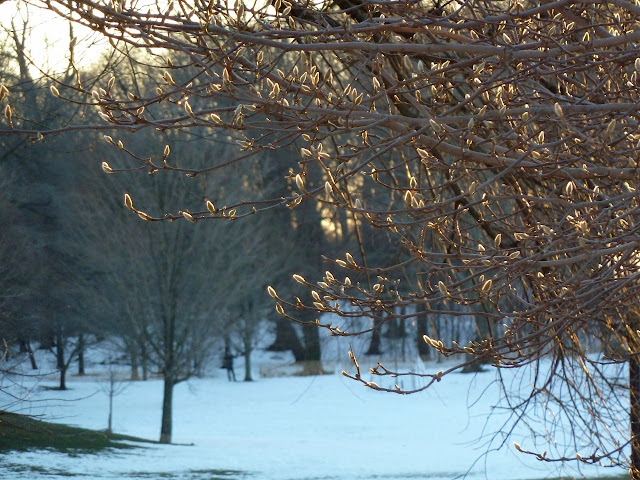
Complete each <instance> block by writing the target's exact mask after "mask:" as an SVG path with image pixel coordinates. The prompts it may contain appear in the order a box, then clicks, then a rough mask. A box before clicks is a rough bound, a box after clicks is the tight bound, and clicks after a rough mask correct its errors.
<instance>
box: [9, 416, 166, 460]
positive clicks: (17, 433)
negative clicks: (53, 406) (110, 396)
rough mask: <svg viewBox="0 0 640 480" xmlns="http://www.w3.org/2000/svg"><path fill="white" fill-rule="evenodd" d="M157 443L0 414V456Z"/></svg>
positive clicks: (70, 451) (133, 446)
mask: <svg viewBox="0 0 640 480" xmlns="http://www.w3.org/2000/svg"><path fill="white" fill-rule="evenodd" d="M125 441H129V442H136V443H156V442H152V441H150V440H144V439H142V438H136V437H130V436H127V435H118V434H114V433H111V434H109V433H106V432H99V431H95V430H87V429H85V428H77V427H69V426H67V425H61V424H57V423H49V422H42V421H40V420H36V419H34V418H31V417H27V416H25V415H18V414H15V413H9V412H4V411H0V453H6V452H9V451H12V450H13V451H15V450H18V451H25V450H42V449H49V450H55V451H59V452H64V453H98V452H101V451H103V450H105V449H110V448H119V449H128V448H137V447H139V445H132V444H130V443H123V442H125Z"/></svg>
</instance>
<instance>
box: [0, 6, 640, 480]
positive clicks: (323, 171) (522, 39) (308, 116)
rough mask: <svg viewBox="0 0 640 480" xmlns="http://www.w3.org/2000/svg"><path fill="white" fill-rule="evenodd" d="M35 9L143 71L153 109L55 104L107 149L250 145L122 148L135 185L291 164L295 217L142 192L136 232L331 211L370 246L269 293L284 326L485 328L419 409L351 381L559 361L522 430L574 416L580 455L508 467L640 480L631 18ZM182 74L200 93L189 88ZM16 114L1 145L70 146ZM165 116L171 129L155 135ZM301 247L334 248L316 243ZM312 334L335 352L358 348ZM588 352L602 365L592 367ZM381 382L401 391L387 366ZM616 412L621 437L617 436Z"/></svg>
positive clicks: (257, 206) (559, 9)
mask: <svg viewBox="0 0 640 480" xmlns="http://www.w3.org/2000/svg"><path fill="white" fill-rule="evenodd" d="M35 3H38V2H35ZM43 6H45V7H46V8H49V9H50V10H52V11H54V12H56V13H57V14H58V15H61V16H65V17H68V18H69V19H71V20H72V21H74V22H75V23H77V24H80V25H83V26H85V27H87V28H89V29H92V30H94V31H96V32H99V33H100V34H101V35H104V36H106V37H108V38H109V40H110V42H111V43H112V45H114V46H115V47H116V48H118V49H119V50H120V51H126V50H127V49H138V48H139V49H148V50H149V51H150V52H151V54H150V56H148V57H146V58H147V59H146V60H145V62H148V63H150V64H153V65H154V66H155V76H154V77H153V81H155V82H156V83H157V85H156V88H154V89H153V90H152V91H151V93H148V94H139V93H138V92H133V91H129V92H128V91H124V90H121V89H118V88H117V86H116V80H117V79H115V78H114V79H113V80H110V81H107V82H105V83H104V85H102V86H101V88H97V89H95V90H93V91H88V89H87V90H85V88H84V87H83V84H82V82H81V81H78V82H76V83H69V84H66V85H60V84H57V85H52V93H53V95H55V96H57V97H60V99H61V100H64V99H65V98H70V97H71V94H72V93H74V94H75V92H80V93H84V94H86V101H85V102H84V103H85V105H87V106H91V107H94V108H95V109H96V111H97V112H98V115H99V116H100V118H101V122H102V123H96V124H94V125H90V126H88V127H85V128H93V129H104V130H107V129H108V130H109V132H110V135H111V136H110V137H109V140H108V141H109V142H110V143H111V144H112V145H113V146H114V147H118V146H119V144H118V132H122V131H139V130H143V129H149V128H154V129H158V130H161V131H167V130H172V129H178V130H195V129H200V130H205V131H208V132H210V133H211V134H212V135H213V134H214V132H224V134H225V135H227V136H228V137H229V139H230V140H235V141H236V144H237V150H236V152H235V153H234V154H232V155H230V156H229V157H225V158H220V159H215V160H212V161H211V162H210V164H208V165H206V166H204V167H202V166H200V165H197V164H194V165H193V166H189V165H185V164H184V163H181V165H180V167H178V166H176V164H174V163H172V162H171V161H170V160H168V158H167V153H166V152H165V153H164V154H163V152H162V151H158V152H157V153H156V154H155V155H151V156H149V157H147V156H138V155H136V154H135V152H132V151H131V150H127V149H122V148H121V150H122V152H121V153H122V155H123V157H124V156H125V155H127V153H128V154H129V155H130V159H131V164H130V167H128V168H126V169H124V170H141V171H145V172H148V173H153V174H156V172H162V173H165V172H167V171H173V172H176V173H182V174H187V175H189V176H191V177H198V176H200V175H203V174H211V173H213V172H216V171H219V170H221V169H225V168H228V167H229V166H230V165H236V164H242V162H243V161H245V160H246V159H250V158H252V157H253V158H258V159H260V158H261V157H264V154H265V152H277V151H279V150H281V149H285V148H296V149H297V151H298V152H299V158H298V159H297V161H296V162H291V163H290V164H286V165H282V168H281V171H280V172H279V175H280V177H281V178H284V180H283V185H284V187H285V188H284V189H283V190H282V191H283V192H284V193H283V194H282V195H277V196H269V195H268V194H264V195H263V194H261V191H256V192H255V194H254V196H253V197H252V198H243V199H240V200H238V199H236V200H234V201H233V202H229V203H227V202H226V201H225V198H219V199H217V201H216V202H215V204H214V203H213V202H211V201H206V202H204V201H203V202H202V207H201V208H200V209H199V210H193V209H192V210H188V211H187V210H186V209H185V207H184V206H180V205H176V207H175V208H176V211H173V212H167V213H166V215H157V216H150V215H148V214H147V213H145V212H142V211H140V210H138V209H137V208H136V205H137V204H136V203H135V202H133V201H132V200H131V198H134V199H135V191H134V192H131V196H127V197H126V198H127V200H126V205H127V207H128V208H129V209H130V210H131V211H132V212H134V213H137V214H138V215H140V216H141V217H143V218H144V219H145V220H148V221H151V222H159V221H176V220H180V221H184V220H187V221H190V222H199V221H201V220H214V221H230V220H240V219H242V218H245V217H251V216H253V215H255V214H257V213H260V212H261V211H265V210H272V209H276V208H279V207H283V208H290V209H292V210H293V212H294V217H295V214H296V212H298V215H299V217H298V220H299V222H297V223H296V222H294V224H293V225H299V224H300V222H302V221H303V220H304V215H303V214H302V213H301V212H307V213H308V215H311V214H317V213H318V212H321V213H322V217H323V224H322V225H323V229H324V231H325V232H334V233H335V234H336V235H337V234H338V232H341V233H342V234H345V235H350V236H353V238H355V239H357V241H358V245H359V247H358V249H357V251H353V252H352V253H347V252H344V254H342V255H340V256H338V257H335V256H328V257H327V258H326V265H327V267H326V271H325V272H324V273H323V272H322V270H325V269H324V268H323V269H322V270H319V269H315V268H314V269H311V271H308V272H305V274H304V275H305V277H306V278H305V277H303V276H301V275H300V274H296V275H295V276H294V278H295V280H296V281H297V282H298V283H299V284H301V285H302V286H304V287H305V288H306V290H307V292H310V295H309V300H307V299H306V297H304V296H302V295H301V296H300V298H297V297H293V298H291V297H290V296H289V295H284V294H283V295H282V296H280V295H278V293H277V292H276V290H275V289H274V288H269V293H270V295H271V296H272V297H273V298H274V299H275V301H276V310H277V312H278V313H279V314H280V315H282V316H284V317H286V318H289V319H291V320H294V321H299V322H302V323H304V324H305V325H314V324H316V321H315V320H316V318H317V319H321V317H320V314H323V313H333V314H335V315H338V316H340V317H344V318H347V319H348V318H350V317H362V316H364V317H369V318H370V319H371V320H372V324H373V325H374V326H375V327H376V328H379V327H380V325H381V324H382V323H384V322H388V321H391V320H394V319H398V318H402V315H401V314H399V313H398V312H399V311H402V310H401V309H399V308H397V307H404V308H405V309H406V307H412V308H413V311H417V312H419V315H421V316H423V317H424V318H430V317H431V316H434V315H450V316H454V317H455V316H460V317H462V316H469V315H473V317H474V318H475V323H476V332H477V336H476V338H474V339H472V340H471V341H467V342H464V343H463V342H461V341H460V342H447V343H446V344H445V343H444V342H443V341H442V340H441V339H440V338H439V336H438V332H429V334H428V335H427V332H425V336H424V341H425V342H426V344H428V345H429V347H430V348H432V349H433V350H434V351H435V352H437V353H438V354H440V355H443V356H452V355H456V354H460V357H456V358H464V360H462V361H460V362H459V363H456V364H454V365H452V366H449V367H447V369H446V370H444V371H437V372H431V373H427V374H420V375H419V376H420V377H421V378H422V380H423V385H422V387H420V388H418V389H416V390H412V391H406V390H403V389H401V388H400V387H394V386H393V384H390V385H385V384H383V383H382V382H380V384H381V385H379V384H378V383H374V382H369V381H367V380H366V379H365V378H364V377H363V375H362V373H361V372H360V369H359V364H358V362H357V360H356V358H355V356H353V353H352V358H353V364H354V367H353V368H354V371H353V372H352V373H345V375H347V376H348V377H350V378H352V379H354V380H355V381H359V382H362V383H363V384H365V385H366V386H368V387H370V388H373V389H376V390H383V391H389V392H395V393H400V394H405V393H412V392H413V391H419V390H423V389H425V388H428V387H430V386H431V385H433V384H434V383H436V382H439V381H441V380H443V378H445V377H446V376H447V375H448V374H450V373H452V372H455V371H458V370H461V369H463V368H469V367H472V366H474V365H476V364H478V363H488V364H491V365H494V366H495V367H497V368H519V367H524V366H533V367H534V368H538V367H539V366H541V365H542V363H541V361H542V360H543V359H548V362H546V361H545V363H544V365H546V366H545V367H544V368H539V369H538V370H536V372H537V374H536V375H535V376H534V377H533V378H534V381H533V382H532V384H531V388H530V390H529V391H528V392H527V393H526V395H525V396H524V397H523V398H521V399H519V400H518V402H513V403H512V408H513V410H514V418H515V420H514V421H515V422H517V421H520V420H522V419H525V418H527V414H529V413H531V412H533V406H534V405H535V404H536V403H537V402H544V403H545V404H546V406H547V408H552V409H554V411H555V412H557V414H558V415H562V416H564V417H565V420H566V422H565V423H564V424H563V426H564V427H565V428H567V429H568V434H569V437H568V438H572V439H573V442H568V443H567V444H566V445H556V446H555V447H553V448H552V449H551V450H550V451H549V453H546V452H544V453H539V452H538V451H537V450H536V449H535V448H536V447H535V445H534V444H533V443H532V447H531V448H528V447H527V445H525V446H524V447H520V446H517V448H518V449H521V450H523V451H526V452H527V453H529V454H531V455H535V456H536V457H537V458H539V459H540V460H543V461H550V462H553V461H559V462H564V461H570V460H571V461H580V462H585V463H596V464H597V463H606V464H612V465H627V466H629V467H630V471H631V475H632V478H634V480H637V479H640V405H639V403H638V399H640V367H639V360H638V355H639V354H640V324H639V323H638V321H637V316H636V314H635V313H634V312H635V308H636V307H635V305H636V303H637V298H638V293H639V287H640V284H639V283H638V276H639V275H640V269H639V266H640V265H639V260H638V254H639V251H640V241H639V240H638V228H639V225H640V223H639V221H640V218H639V210H638V209H639V194H638V188H639V187H640V185H639V181H638V179H639V178H640V176H639V175H638V170H637V168H638V163H637V162H638V148H639V147H640V145H639V141H640V135H639V134H638V101H639V100H640V95H639V92H640V89H639V88H638V87H639V81H640V80H639V78H638V76H639V75H640V74H639V73H638V72H639V71H640V60H638V57H640V49H639V47H638V41H640V32H638V31H637V30H636V26H637V25H638V22H639V21H640V7H638V6H637V5H636V4H635V3H633V2H627V1H624V0H616V1H612V2H583V1H571V0H569V1H550V2H533V1H528V0H508V1H507V0H505V1H489V0H469V1H466V2H457V1H446V0H445V1H435V0H434V1H409V2H395V1H381V2H373V3H371V2H363V1H350V2H345V1H342V0H327V1H322V2H317V3H308V2H295V1H293V2H289V1H288V0H275V1H273V2H271V3H268V4H267V3H264V4H263V3H249V2H247V3H243V2H236V3H235V4H234V5H233V6H232V5H231V4H230V3H229V4H227V3H224V2H223V3H215V2H204V1H198V0H175V1H174V2H172V3H171V4H170V5H169V6H168V7H164V6H163V7H155V8H154V7H153V6H151V7H149V6H148V5H145V6H144V8H137V6H136V3H135V2H130V1H127V0H121V1H117V2H89V1H83V0H80V1H76V2H71V3H69V2H66V1H59V2H58V1H50V2H47V3H43ZM185 55H186V57H185ZM178 57H179V58H182V59H184V58H188V60H181V61H179V62H178V61H177V60H176V58H178ZM186 69H189V71H194V73H193V74H191V75H190V76H188V77H186V78H184V77H183V76H182V75H181V74H182V73H183V72H184V71H185V70H186ZM7 101H8V103H6V106H5V110H4V111H5V117H6V122H5V123H6V128H5V130H4V131H3V132H2V133H3V134H11V135H30V136H32V137H33V138H34V139H36V140H38V139H42V138H44V139H45V140H46V138H47V136H49V135H52V134H55V133H59V132H62V131H65V130H71V129H70V128H61V129H58V130H47V129H46V128H42V129H34V128H26V127H25V128H23V127H22V119H20V118H19V116H18V115H14V110H13V109H12V107H11V96H10V95H9V96H8V97H7V100H5V102H7ZM159 105H162V106H163V109H164V110H163V112H166V109H165V107H164V106H165V105H168V106H170V107H172V108H171V109H170V111H171V113H170V114H166V113H165V114H163V115H158V114H156V113H155V112H157V111H158V110H159V107H158V106H159ZM103 168H104V170H105V171H106V172H107V173H114V172H116V171H117V170H123V169H118V168H114V167H113V166H112V165H110V164H109V163H104V164H103ZM228 198H233V197H228ZM223 206H224V207H223ZM178 209H180V210H178ZM293 225H292V228H293ZM368 231H381V232H384V236H385V238H386V239H387V241H389V243H390V244H392V245H394V246H395V247H399V248H398V253H397V254H395V255H390V256H386V255H378V254H377V253H378V252H377V251H376V250H377V249H379V248H380V246H379V244H378V245H376V244H375V243H374V242H370V241H368V237H367V236H366V233H367V232H368ZM309 238H310V241H311V242H313V241H316V242H320V241H321V235H320V232H317V231H313V234H312V235H310V237H309ZM385 243H386V242H385ZM305 267H309V265H305ZM301 268H302V267H301ZM315 270H318V271H315ZM411 315H413V314H411ZM318 323H319V322H318ZM322 326H323V327H325V328H327V329H329V330H330V332H332V333H333V334H334V335H357V334H361V333H364V332H347V331H344V330H343V329H341V328H340V327H339V326H338V325H330V324H324V325H322ZM593 344H596V345H598V344H599V345H602V346H606V347H607V348H606V355H599V356H591V355H588V350H587V345H593ZM462 355H464V357H463V356H462ZM616 364H620V365H623V364H624V365H627V366H628V371H629V377H628V378H629V381H628V382H627V384H626V387H624V388H623V387H620V385H619V383H618V382H615V381H612V379H611V377H610V374H609V373H608V372H609V371H610V368H609V367H610V366H611V365H613V366H615V365H616ZM371 373H372V374H374V375H378V376H380V377H391V378H395V377H396V376H397V375H401V374H407V373H406V372H394V371H390V370H388V369H387V368H385V367H384V366H382V365H379V366H377V367H375V368H373V369H372V371H371ZM411 375H416V374H411ZM621 389H622V390H623V391H624V393H625V395H622V396H620V395H618V393H619V392H620V390H621ZM507 400H510V397H507ZM629 402H630V403H629ZM625 411H626V412H627V413H628V414H629V418H630V428H629V429H622V430H621V431H614V430H611V429H609V428H608V427H609V424H610V423H611V421H613V419H616V418H619V415H620V414H621V412H625ZM533 413H535V412H533ZM556 418H557V417H556ZM558 427H560V425H558ZM532 428H535V427H532ZM578 439H579V440H580V441H581V442H587V445H588V447H580V446H578V441H577V440H578ZM549 441H551V439H549Z"/></svg>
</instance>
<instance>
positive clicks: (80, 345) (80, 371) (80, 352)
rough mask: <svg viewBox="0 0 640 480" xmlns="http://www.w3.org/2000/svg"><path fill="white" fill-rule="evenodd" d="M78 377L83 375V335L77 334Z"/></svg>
mask: <svg viewBox="0 0 640 480" xmlns="http://www.w3.org/2000/svg"><path fill="white" fill-rule="evenodd" d="M78 375H84V334H82V333H79V334H78Z"/></svg>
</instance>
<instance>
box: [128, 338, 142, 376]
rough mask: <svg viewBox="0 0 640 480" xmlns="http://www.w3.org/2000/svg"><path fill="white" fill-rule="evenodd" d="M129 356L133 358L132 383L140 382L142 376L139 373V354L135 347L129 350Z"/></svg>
mask: <svg viewBox="0 0 640 480" xmlns="http://www.w3.org/2000/svg"><path fill="white" fill-rule="evenodd" d="M129 356H130V358H131V381H133V382H136V381H138V380H140V374H139V373H138V353H137V352H136V349H135V347H134V346H131V347H130V348H129Z"/></svg>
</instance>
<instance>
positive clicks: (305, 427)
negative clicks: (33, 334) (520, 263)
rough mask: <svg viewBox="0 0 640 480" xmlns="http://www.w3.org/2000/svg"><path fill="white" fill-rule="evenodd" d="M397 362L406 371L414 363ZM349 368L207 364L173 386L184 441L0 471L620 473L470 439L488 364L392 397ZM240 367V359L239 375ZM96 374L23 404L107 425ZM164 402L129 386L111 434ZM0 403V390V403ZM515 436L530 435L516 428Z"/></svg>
mask: <svg viewBox="0 0 640 480" xmlns="http://www.w3.org/2000/svg"><path fill="white" fill-rule="evenodd" d="M344 357H346V355H344V356H343V358H344ZM289 361H290V359H289V358H288V357H286V356H283V355H280V356H279V357H276V358H273V357H271V356H268V355H267V354H264V353H263V354H258V355H257V361H256V369H255V370H256V374H257V375H256V376H259V374H258V372H259V371H260V370H261V369H262V370H263V372H264V371H267V370H269V369H271V371H274V369H275V370H277V368H276V367H277V365H284V364H287V362H289ZM405 362H406V363H405V366H408V367H409V368H412V364H411V361H408V360H405ZM269 366H270V367H269ZM345 367H347V368H348V365H347V364H346V363H339V362H338V363H336V362H334V363H333V364H332V365H330V366H329V368H330V369H331V370H333V371H334V372H335V373H333V374H328V375H322V376H315V377H299V376H287V377H273V378H258V380H257V381H254V382H250V383H245V382H237V383H233V382H228V381H227V379H226V375H225V372H224V371H223V370H215V371H213V372H211V375H209V376H207V377H206V378H197V379H192V380H190V381H188V382H185V383H182V384H179V385H178V386H177V387H176V390H175V397H174V435H173V440H174V442H175V443H178V444H184V445H170V446H160V445H146V446H144V447H143V448H141V449H135V450H130V451H129V450H127V451H113V452H109V453H106V454H105V453H103V454H100V455H69V454H60V453H55V452H49V451H38V452H25V453H11V454H7V455H0V465H1V466H2V467H1V468H2V473H1V474H0V477H1V478H3V479H53V478H60V475H62V474H64V475H72V476H75V477H77V478H90V479H95V480H101V479H116V478H119V479H130V478H148V479H154V480H155V479H161V478H170V479H180V480H182V479H184V480H213V479H218V478H229V479H242V478H247V479H253V480H289V479H291V480H294V479H295V480H297V479H300V480H316V479H331V480H333V479H335V480H359V479H362V480H372V479H390V480H392V479H398V480H400V479H421V478H425V479H426V478H429V479H452V478H456V477H459V476H463V475H465V474H467V478H469V479H485V478H486V479H491V480H517V479H542V478H550V477H558V476H562V475H570V476H573V475H578V476H581V475H582V474H584V475H587V476H589V477H598V476H608V475H618V474H621V473H624V472H622V471H621V470H619V469H618V470H612V469H603V468H599V469H598V468H595V467H594V468H582V471H581V472H578V471H577V470H575V467H568V468H567V469H564V470H558V466H557V465H549V464H544V463H540V462H538V461H536V460H534V459H532V458H530V457H526V456H524V455H523V454H521V453H518V452H517V451H515V449H514V448H513V446H512V445H513V444H512V441H509V442H508V444H507V446H506V447H505V448H504V449H503V450H500V451H497V452H496V451H494V452H490V453H488V454H487V455H484V453H485V450H486V447H485V446H484V443H483V442H484V441H483V440H481V441H478V439H480V438H481V437H482V436H483V435H486V434H488V433H489V434H490V433H491V432H492V431H493V430H495V428H497V427H498V425H499V421H500V418H498V417H497V416H493V417H490V420H489V422H488V423H487V418H488V413H489V412H490V409H491V406H492V405H493V404H495V401H496V399H497V395H498V391H497V388H496V387H494V386H492V385H493V382H494V380H495V372H493V371H491V370H489V371H487V372H484V373H480V374H477V375H474V376H470V375H462V374H453V375H450V376H448V377H445V379H444V380H443V381H442V382H441V383H439V384H437V385H436V386H435V388H432V389H430V390H427V391H425V392H422V393H419V394H415V395H411V396H399V395H394V394H385V393H381V392H376V391H372V390H370V389H367V388H365V387H363V386H361V385H359V384H356V383H354V382H353V381H350V380H348V379H346V378H345V377H343V376H342V375H340V371H341V370H342V369H343V368H345ZM413 367H414V368H425V367H426V368H430V367H431V368H433V369H434V370H439V369H440V368H442V365H435V364H434V365H428V364H427V365H426V366H425V365H420V364H419V362H416V363H415V364H414V365H413ZM286 368H287V367H283V368H281V369H280V370H281V371H286ZM241 372H242V365H241V364H240V363H237V365H236V373H237V374H238V377H239V378H240V377H242V375H241ZM104 373H105V372H104V366H101V365H99V364H93V365H90V368H89V371H88V375H86V376H84V377H77V376H73V375H70V376H69V378H68V385H69V387H70V390H68V391H65V392H59V391H51V390H49V389H46V388H45V387H53V386H55V385H56V381H57V375H56V374H52V375H50V376H45V377H44V378H38V377H36V378H34V379H31V380H30V379H26V380H22V382H23V385H24V386H26V387H28V391H29V399H30V403H28V404H24V403H23V404H22V405H21V408H22V410H23V412H25V408H26V413H32V414H38V415H44V417H45V419H47V420H49V421H55V422H63V423H67V424H70V425H76V426H82V427H88V428H92V429H104V428H105V427H106V426H107V414H108V398H107V395H106V394H105V392H104V379H102V380H101V378H103V377H104ZM408 386H409V385H405V387H408ZM5 387H6V385H5ZM481 392H485V393H484V394H483V395H482V396H481V395H480V393H481ZM0 395H2V394H1V393H0ZM478 398H480V400H479V401H477V400H478ZM161 400H162V383H161V380H159V379H153V380H149V381H146V382H133V383H131V384H130V385H129V386H128V388H126V389H125V390H124V391H123V392H122V393H121V394H120V395H118V396H117V397H115V399H114V420H113V421H114V423H113V427H114V431H116V432H118V433H124V434H130V435H135V436H139V437H145V438H150V439H157V438H158V435H159V431H160V410H161ZM6 404H7V402H3V399H2V397H0V405H6ZM472 404H473V405H472ZM485 440H486V438H485ZM512 440H515V441H519V442H520V443H522V444H523V445H524V444H526V442H527V439H526V438H525V435H521V436H520V437H519V436H518V434H517V433H516V435H515V436H514V437H513V438H512Z"/></svg>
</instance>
